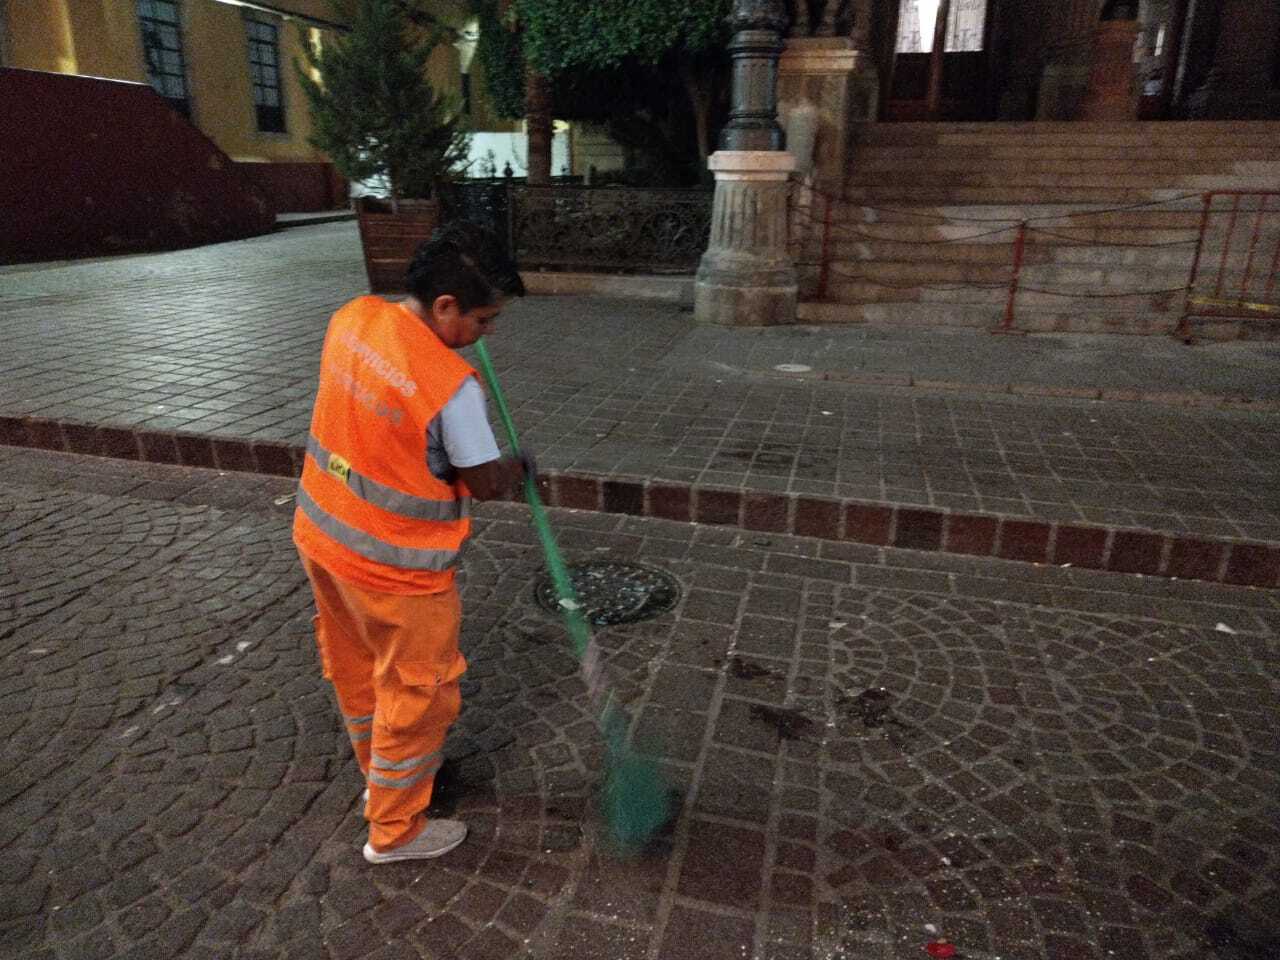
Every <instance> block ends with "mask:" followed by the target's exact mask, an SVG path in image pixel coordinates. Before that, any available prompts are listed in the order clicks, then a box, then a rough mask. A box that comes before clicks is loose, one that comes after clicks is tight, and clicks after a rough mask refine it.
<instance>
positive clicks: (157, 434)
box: [0, 416, 1280, 589]
mask: <svg viewBox="0 0 1280 960" xmlns="http://www.w3.org/2000/svg"><path fill="white" fill-rule="evenodd" d="M0 444H7V445H10V446H19V447H36V448H39V449H42V450H55V451H61V452H64V453H79V454H88V455H91V456H100V457H116V458H121V459H127V460H139V461H146V462H148V463H166V464H175V465H180V466H187V467H205V468H213V469H218V470H233V471H241V472H250V473H262V474H270V475H274V476H286V477H288V476H297V475H299V474H300V473H301V471H302V462H303V458H304V456H305V449H304V448H303V447H302V446H301V445H299V444H290V443H285V442H283V441H276V440H245V439H240V438H235V437H225V438H224V437H210V436H204V435H200V434H192V433H168V432H161V431H147V430H132V429H126V428H123V427H110V426H97V425H93V424H85V423H75V422H72V421H59V420H48V419H43V418H39V417H5V416H0ZM539 488H540V490H541V492H542V495H543V498H544V499H545V501H546V502H547V504H548V505H549V506H554V507H565V508H570V509H578V510H594V511H600V512H604V513H620V514H628V515H631V516H638V517H653V518H656V519H663V520H676V521H681V522H694V523H704V524H724V525H729V526H737V527H742V528H744V529H747V530H754V531H759V532H762V533H783V534H794V535H796V536H802V537H817V538H819V539H823V540H837V541H847V542H853V543H863V544H870V545H874V546H884V547H900V548H904V549H908V550H925V551H937V552H942V553H952V554H961V555H966V556H974V557H995V558H999V559H1003V560H1016V561H1021V562H1023V563H1035V564H1053V565H1055V566H1072V567H1080V568H1082V569H1086V570H1105V571H1110V572H1114V573H1137V574H1143V575H1146V576H1158V577H1170V578H1175V579H1182V580H1204V581H1209V582H1212V583H1226V584H1232V585H1237V586H1250V587H1264V588H1269V589H1276V588H1280V544H1277V543H1270V542H1258V541H1247V540H1215V539H1211V538H1204V537H1197V536H1190V535H1188V536H1183V535H1179V534H1168V533H1160V532H1156V531H1151V530H1141V529H1126V528H1120V527H1107V526H1090V525H1085V524H1074V523H1057V522H1053V521H1045V520H1034V519H1027V518H1025V517H1009V516H1002V515H999V514H968V513H954V512H951V511H948V510H942V509H937V508H933V507H927V506H917V505H905V504H893V503H872V502H865V501H857V500H834V499H829V498H824V497H816V496H807V495H803V494H784V493H771V492H766V491H752V490H739V489H733V488H724V487H715V486H698V485H693V484H684V483H678V482H673V481H663V480H647V479H644V478H630V477H609V476H595V475H582V474H571V473H556V472H548V473H545V474H543V476H542V477H541V478H540V483H539Z"/></svg>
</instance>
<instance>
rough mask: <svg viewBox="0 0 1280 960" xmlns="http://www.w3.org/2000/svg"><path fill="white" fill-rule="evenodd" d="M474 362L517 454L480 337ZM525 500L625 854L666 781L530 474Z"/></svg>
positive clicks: (644, 832)
mask: <svg viewBox="0 0 1280 960" xmlns="http://www.w3.org/2000/svg"><path fill="white" fill-rule="evenodd" d="M475 349H476V358H477V359H478V360H479V361H480V372H481V373H483V374H484V378H485V381H486V382H487V383H488V384H489V392H490V393H491V394H493V401H494V403H495V404H496V405H497V407H498V416H499V418H500V419H501V420H502V425H503V427H504V428H505V429H506V431H507V439H508V440H509V441H510V443H511V452H512V453H513V454H514V455H516V456H519V455H520V441H519V439H517V437H516V425H515V422H514V421H513V420H512V419H511V411H510V410H508V409H507V401H506V398H505V397H504V396H503V395H502V388H501V387H500V386H499V385H498V376H497V374H496V373H495V372H494V369H493V361H492V360H491V359H490V357H489V349H488V347H486V346H485V342H484V339H483V338H481V339H480V340H477V341H476V344H475ZM524 496H525V499H526V500H527V501H528V502H529V510H530V511H531V512H532V514H533V525H534V528H535V529H536V530H537V532H538V539H539V540H540V541H541V542H542V551H543V553H544V554H545V556H546V561H547V569H548V571H549V572H550V573H551V582H552V584H553V585H554V587H555V590H556V595H557V596H558V597H559V600H560V603H559V606H560V613H561V614H562V615H563V617H564V623H565V626H566V627H567V628H568V631H569V637H570V639H571V640H572V641H573V651H574V654H575V655H576V656H577V658H578V661H579V663H580V664H581V666H582V673H583V678H584V679H585V680H586V683H587V692H588V694H589V696H590V698H591V703H592V706H593V707H594V708H595V710H596V713H597V718H598V722H599V725H600V731H601V733H602V734H603V735H604V741H605V746H606V749H607V751H608V753H607V761H606V777H605V788H604V798H603V805H604V818H605V822H606V823H607V824H608V826H609V833H610V836H611V837H612V839H613V840H614V842H615V843H616V844H617V845H618V847H619V848H621V850H622V851H624V852H630V851H635V850H637V849H639V848H640V847H641V846H643V845H644V844H645V843H646V842H647V841H648V840H650V839H651V838H652V837H653V835H654V834H655V833H656V832H657V831H658V830H659V829H661V828H662V826H663V824H665V823H666V822H667V819H668V817H669V816H670V796H669V792H668V787H667V783H666V781H665V779H664V778H663V776H662V773H661V771H660V770H659V769H658V765H657V763H655V762H654V760H653V759H652V758H651V757H648V756H646V755H644V754H642V753H641V752H640V751H638V750H637V749H636V748H635V747H634V746H633V745H632V744H631V743H630V741H629V740H628V739H627V728H628V726H629V725H630V724H629V721H628V717H627V714H626V711H625V710H623V708H622V707H621V706H620V705H619V704H618V703H617V700H616V698H615V697H614V695H613V691H612V690H609V689H608V688H607V687H606V686H605V679H604V670H603V664H601V662H600V656H599V649H598V647H596V645H595V644H593V643H592V642H591V630H590V628H589V627H588V626H587V621H586V618H585V617H584V616H583V615H582V608H581V605H580V604H579V603H578V596H577V592H576V591H575V590H574V589H573V582H572V580H570V578H569V570H568V568H567V567H566V566H565V562H564V557H562V556H561V555H560V548H559V546H557V544H556V540H555V536H554V535H553V534H552V532H551V522H550V521H549V520H548V519H547V511H546V509H545V508H544V507H543V505H542V498H541V497H540V496H539V495H538V486H537V484H536V483H535V481H534V478H533V477H532V476H531V475H528V474H526V476H525V480H524Z"/></svg>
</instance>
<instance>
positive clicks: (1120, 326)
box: [797, 301, 1181, 335]
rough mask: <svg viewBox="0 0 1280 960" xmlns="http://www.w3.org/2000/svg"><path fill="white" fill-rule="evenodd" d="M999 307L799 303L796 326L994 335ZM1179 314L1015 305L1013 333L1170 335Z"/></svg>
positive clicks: (998, 324) (1000, 312) (999, 321)
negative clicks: (855, 326) (972, 330)
mask: <svg viewBox="0 0 1280 960" xmlns="http://www.w3.org/2000/svg"><path fill="white" fill-rule="evenodd" d="M1004 316H1005V308H1004V304H1003V303H1001V304H998V305H997V304H990V305H973V304H950V303H909V302H900V303H835V302H831V301H810V302H805V303H801V304H800V305H799V308H798V310H797V320H799V321H800V322H801V323H811V324H858V323H865V324H870V325H876V326H892V327H970V328H978V329H984V328H985V329H990V330H995V329H999V328H1001V327H1002V326H1003V323H1004ZM1180 318H1181V313H1180V312H1176V313H1168V312H1164V313H1134V312H1132V311H1121V312H1116V311H1109V310H1106V309H1101V308H1097V307H1094V308H1091V309H1079V308H1076V309H1070V310H1064V309H1061V308H1058V309H1046V308H1031V307H1029V306H1027V305H1026V304H1024V303H1022V302H1021V301H1019V303H1018V304H1017V307H1016V309H1015V313H1014V329H1015V330H1016V331H1018V332H1023V333H1117V334H1144V335H1157V334H1169V333H1172V332H1173V331H1174V330H1175V329H1176V327H1177V326H1178V322H1179V320H1180Z"/></svg>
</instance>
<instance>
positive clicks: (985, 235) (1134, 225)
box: [804, 205, 1201, 243]
mask: <svg viewBox="0 0 1280 960" xmlns="http://www.w3.org/2000/svg"><path fill="white" fill-rule="evenodd" d="M928 209H937V208H911V207H902V208H898V209H892V208H870V207H861V206H858V207H854V206H851V205H841V206H840V207H839V208H837V209H836V210H835V211H834V212H833V213H832V215H831V218H830V228H829V232H830V234H831V235H832V236H840V235H841V234H842V233H843V234H844V235H847V236H853V237H855V238H857V239H869V240H901V241H917V242H919V241H928V240H954V241H963V242H970V241H973V242H980V243H1004V242H1005V241H1006V239H1008V238H1007V237H1006V236H1005V234H1012V232H1013V231H1014V230H1015V229H1016V228H1017V225H1018V222H1019V221H1020V220H1021V219H1023V218H1024V217H1025V218H1026V219H1027V220H1028V222H1029V224H1030V225H1031V226H1032V227H1035V228H1038V229H1037V230H1034V231H1031V233H1030V235H1029V236H1030V237H1031V242H1036V241H1035V237H1036V236H1044V237H1049V235H1050V234H1060V235H1062V236H1063V237H1066V238H1068V239H1069V240H1076V241H1080V242H1097V243H1117V242H1122V243H1144V242H1145V243H1172V242H1175V241H1186V240H1190V241H1192V242H1194V241H1195V239H1196V237H1197V236H1199V233H1200V220H1201V215H1200V214H1199V213H1198V212H1175V211H1164V210H1161V211H1152V210H1132V211H1125V212H1123V213H1102V214H1075V215H1070V216H1055V215H1053V212H1052V211H1050V212H1045V213H1042V212H1041V210H1040V209H1037V208H1034V207H1026V208H1018V207H1002V208H999V209H994V208H989V209H990V213H991V214H992V215H991V216H990V217H989V218H987V217H982V216H979V217H975V218H974V219H944V218H943V217H941V216H939V215H936V214H930V213H927V212H926V210H928ZM1041 209H1043V208H1041ZM966 211H967V214H968V215H969V216H972V215H973V214H975V213H977V214H981V213H985V212H987V210H984V209H983V208H981V207H971V208H966ZM954 215H955V216H963V215H961V214H958V213H955V214H954ZM822 216H823V214H822V212H821V211H817V212H813V213H811V214H810V215H809V216H808V217H806V218H805V221H804V222H805V223H807V224H808V225H809V228H810V229H811V231H812V232H813V235H814V236H816V237H820V236H821V235H822V232H823V230H824V229H827V228H826V227H825V226H824V224H823V220H822Z"/></svg>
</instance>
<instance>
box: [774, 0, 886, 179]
mask: <svg viewBox="0 0 1280 960" xmlns="http://www.w3.org/2000/svg"><path fill="white" fill-rule="evenodd" d="M871 15H872V3H871V0H827V4H826V6H825V7H824V8H823V12H822V17H821V20H820V22H819V23H818V25H817V29H818V31H819V33H818V34H817V35H814V36H808V35H798V34H797V33H796V32H795V31H794V29H793V32H792V35H791V37H790V38H788V40H787V45H786V49H784V50H783V52H782V58H781V59H780V60H779V62H778V112H779V113H780V114H781V115H782V117H783V118H784V120H787V119H789V118H790V117H791V115H792V114H794V113H796V112H797V111H799V112H802V113H811V112H812V113H815V114H816V115H817V121H818V122H817V130H816V136H815V138H814V150H813V156H812V158H811V160H809V158H800V157H797V159H800V160H801V167H802V172H804V173H806V174H808V173H809V172H810V170H812V175H813V179H814V181H815V183H816V185H817V186H818V187H819V188H821V189H823V190H830V191H833V192H835V191H839V189H840V187H841V185H842V184H843V182H844V178H845V176H846V174H847V172H848V164H849V158H850V154H851V152H852V140H853V129H854V125H855V124H857V123H859V122H864V121H871V120H875V119H876V114H877V112H878V107H879V102H880V86H879V77H878V74H877V71H876V68H875V56H874V55H873V54H872V53H871V50H870V49H869V45H870V37H871ZM837 30H842V31H847V33H848V35H847V36H845V35H840V34H839V33H836V31H837ZM806 161H808V162H806Z"/></svg>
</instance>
